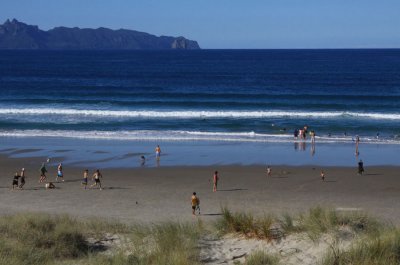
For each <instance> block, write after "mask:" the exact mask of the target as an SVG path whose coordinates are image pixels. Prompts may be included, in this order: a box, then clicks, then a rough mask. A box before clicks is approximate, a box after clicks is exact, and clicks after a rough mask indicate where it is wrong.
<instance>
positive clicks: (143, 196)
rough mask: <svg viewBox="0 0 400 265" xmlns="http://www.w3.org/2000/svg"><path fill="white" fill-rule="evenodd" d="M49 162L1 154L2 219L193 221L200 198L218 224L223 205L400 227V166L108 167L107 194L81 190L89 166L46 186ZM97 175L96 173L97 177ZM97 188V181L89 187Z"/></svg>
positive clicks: (204, 212) (207, 216)
mask: <svg viewBox="0 0 400 265" xmlns="http://www.w3.org/2000/svg"><path fill="white" fill-rule="evenodd" d="M43 159H44V158H8V157H6V156H1V158H0V168H1V176H0V181H1V193H0V214H7V213H13V212H46V213H53V214H63V213H67V214H70V215H72V216H77V217H83V218H85V217H101V218H106V219H116V220H119V221H122V222H129V223H132V222H146V223H147V222H151V223H153V222H160V221H169V220H174V221H190V220H195V218H193V217H192V216H191V209H190V196H191V194H192V192H193V191H196V192H197V194H198V195H199V197H200V199H201V216H200V217H198V218H201V219H202V220H204V221H211V220H215V219H216V218H217V217H218V215H219V214H220V209H221V206H228V207H229V208H230V209H232V210H233V211H247V212H251V213H253V214H255V215H263V214H266V213H275V214H280V213H284V212H290V213H295V212H299V211H305V210H307V209H309V208H310V207H314V206H317V205H320V206H327V207H333V208H338V209H341V210H354V209H360V210H364V211H367V212H369V213H371V214H373V215H375V216H377V217H379V218H382V219H384V220H390V221H392V222H394V223H397V224H398V223H399V221H398V220H400V212H399V211H398V209H399V207H400V192H399V191H400V183H399V179H398V171H399V167H390V166H382V167H366V172H365V175H362V176H359V175H357V173H356V168H349V167H324V168H323V170H324V171H325V174H326V181H325V182H322V181H321V179H320V176H319V174H320V171H321V169H322V168H321V167H318V166H316V167H314V166H301V167H293V166H279V167H278V166H276V167H274V166H272V177H270V178H268V177H267V176H266V169H265V167H263V166H256V165H255V166H239V165H237V166H235V165H232V166H218V167H216V166H204V167H184V166H180V167H162V166H161V167H158V168H132V169H115V168H112V169H107V168H105V169H101V171H102V173H103V179H102V184H103V186H104V189H103V190H101V191H100V190H98V189H89V190H84V189H83V188H82V187H81V178H82V174H83V170H84V168H77V167H69V166H68V165H66V166H65V167H64V174H65V183H55V185H56V187H57V188H56V189H55V190H45V189H44V184H39V183H38V179H39V171H38V169H39V167H40V161H43ZM22 167H25V168H26V175H27V178H26V182H27V183H26V185H25V187H24V190H14V191H12V190H10V188H11V182H12V176H13V174H14V173H15V170H16V169H20V168H22ZM215 170H218V171H219V173H220V182H219V185H218V192H215V193H213V192H212V175H213V172H214V171H215ZM48 171H49V173H48V181H55V176H56V167H55V166H49V167H48ZM90 173H93V170H91V171H90ZM91 183H92V182H91V181H90V182H89V184H91Z"/></svg>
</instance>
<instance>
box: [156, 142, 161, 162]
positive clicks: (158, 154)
mask: <svg viewBox="0 0 400 265" xmlns="http://www.w3.org/2000/svg"><path fill="white" fill-rule="evenodd" d="M160 155H161V148H160V146H159V145H157V147H156V159H157V160H160Z"/></svg>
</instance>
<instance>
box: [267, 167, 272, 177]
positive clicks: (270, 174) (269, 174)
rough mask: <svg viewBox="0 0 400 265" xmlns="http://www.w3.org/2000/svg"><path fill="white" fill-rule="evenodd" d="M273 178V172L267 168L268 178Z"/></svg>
mask: <svg viewBox="0 0 400 265" xmlns="http://www.w3.org/2000/svg"><path fill="white" fill-rule="evenodd" d="M271 176H272V170H271V167H270V166H267V177H271Z"/></svg>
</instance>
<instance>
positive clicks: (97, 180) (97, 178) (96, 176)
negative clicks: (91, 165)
mask: <svg viewBox="0 0 400 265" xmlns="http://www.w3.org/2000/svg"><path fill="white" fill-rule="evenodd" d="M100 178H103V176H102V175H101V173H100V170H98V169H97V170H96V172H95V173H94V174H93V177H92V179H94V183H93V184H92V185H91V186H90V187H93V186H99V187H100V190H102V189H103V188H102V187H101V181H100Z"/></svg>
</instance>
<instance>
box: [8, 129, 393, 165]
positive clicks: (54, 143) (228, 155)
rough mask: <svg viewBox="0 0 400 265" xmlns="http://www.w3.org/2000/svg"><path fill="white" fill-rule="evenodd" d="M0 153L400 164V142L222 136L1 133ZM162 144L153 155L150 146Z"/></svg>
mask: <svg viewBox="0 0 400 265" xmlns="http://www.w3.org/2000/svg"><path fill="white" fill-rule="evenodd" d="M0 140H1V142H2V148H1V149H0V154H2V155H6V156H10V157H11V158H27V159H30V158H34V157H46V158H47V157H50V158H53V159H52V161H53V162H54V163H57V162H61V160H62V162H63V163H65V164H66V165H69V166H82V167H90V168H95V167H99V168H140V167H143V165H142V161H141V159H140V157H141V156H142V155H143V156H145V157H146V162H145V165H144V167H146V168H147V167H159V166H163V167H165V166H223V165H224V166H226V165H228V166H229V165H231V166H234V165H242V166H251V165H264V166H266V165H287V166H302V165H315V166H340V167H352V166H356V165H357V162H358V161H359V160H360V159H362V160H363V161H364V164H365V166H400V160H399V159H397V157H398V153H399V152H400V145H396V144H393V145H391V144H382V145H381V144H371V143H362V142H361V143H360V145H359V151H360V154H359V156H356V155H355V144H354V143H335V144H332V143H318V142H317V143H316V144H315V145H313V144H311V143H309V142H289V143H249V142H223V141H214V142H210V141H182V142H178V141H133V140H130V141H126V140H124V141H123V140H104V139H102V140H88V139H67V138H51V137H50V138H46V137H44V138H41V137H27V138H12V137H11V138H10V137H0ZM158 144H159V145H160V146H161V150H162V152H161V158H160V160H157V159H156V157H155V153H154V148H155V147H156V146H157V145H158Z"/></svg>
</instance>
